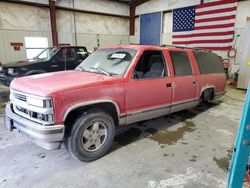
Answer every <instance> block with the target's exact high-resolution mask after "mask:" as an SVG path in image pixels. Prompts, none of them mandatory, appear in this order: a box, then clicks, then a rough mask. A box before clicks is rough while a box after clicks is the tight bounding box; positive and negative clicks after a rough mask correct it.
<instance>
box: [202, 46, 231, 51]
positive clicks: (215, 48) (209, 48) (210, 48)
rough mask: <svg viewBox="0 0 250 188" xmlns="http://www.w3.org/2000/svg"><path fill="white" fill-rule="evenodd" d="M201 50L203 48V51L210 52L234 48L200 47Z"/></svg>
mask: <svg viewBox="0 0 250 188" xmlns="http://www.w3.org/2000/svg"><path fill="white" fill-rule="evenodd" d="M199 48H203V49H208V50H230V49H231V48H232V46H231V45H230V46H224V47H211V46H210V47H202V46H201V47H199Z"/></svg>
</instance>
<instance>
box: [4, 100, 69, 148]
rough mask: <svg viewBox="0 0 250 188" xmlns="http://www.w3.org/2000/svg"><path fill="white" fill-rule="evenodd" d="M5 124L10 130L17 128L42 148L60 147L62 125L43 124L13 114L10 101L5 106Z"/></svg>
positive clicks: (62, 135) (62, 133)
mask: <svg viewBox="0 0 250 188" xmlns="http://www.w3.org/2000/svg"><path fill="white" fill-rule="evenodd" d="M5 114H6V115H5V126H6V127H7V128H8V129H9V131H12V130H13V129H15V128H17V129H18V130H19V131H20V132H21V133H23V134H24V135H25V136H27V137H28V138H29V139H31V140H32V141H33V142H34V143H36V144H37V145H39V146H41V147H42V148H45V149H48V150H53V149H60V147H61V143H62V140H63V137H64V125H51V126H45V125H41V124H39V123H36V122H33V121H31V120H28V119H26V118H23V117H21V116H19V115H17V114H15V113H14V112H13V110H12V107H11V103H10V102H9V103H7V105H6V108H5Z"/></svg>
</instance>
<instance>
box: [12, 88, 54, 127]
mask: <svg viewBox="0 0 250 188" xmlns="http://www.w3.org/2000/svg"><path fill="white" fill-rule="evenodd" d="M28 97H31V98H36V97H37V96H33V95H29V94H24V93H20V92H16V91H13V90H11V94H10V100H11V102H12V104H13V110H14V112H15V113H16V114H18V115H20V116H22V117H24V118H27V119H30V120H32V121H35V122H37V123H41V124H44V125H51V124H53V123H54V115H53V109H52V107H37V106H33V105H30V104H29V103H28V102H27V101H28V100H27V98H28ZM37 98H38V97H37ZM40 98H41V100H51V99H48V98H42V97H40ZM50 102H51V104H52V101H50ZM51 106H52V105H51Z"/></svg>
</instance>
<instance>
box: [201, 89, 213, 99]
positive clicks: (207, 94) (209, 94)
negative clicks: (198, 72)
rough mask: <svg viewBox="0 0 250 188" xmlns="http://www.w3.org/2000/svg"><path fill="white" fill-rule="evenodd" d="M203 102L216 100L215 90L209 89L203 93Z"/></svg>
mask: <svg viewBox="0 0 250 188" xmlns="http://www.w3.org/2000/svg"><path fill="white" fill-rule="evenodd" d="M203 100H204V101H206V102H212V101H213V100H214V89H213V88H209V89H206V90H205V91H204V92H203Z"/></svg>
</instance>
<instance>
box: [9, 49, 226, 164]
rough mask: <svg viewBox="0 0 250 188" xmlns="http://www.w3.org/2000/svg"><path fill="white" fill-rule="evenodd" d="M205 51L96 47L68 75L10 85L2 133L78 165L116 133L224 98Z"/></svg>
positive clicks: (220, 77)
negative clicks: (15, 133)
mask: <svg viewBox="0 0 250 188" xmlns="http://www.w3.org/2000/svg"><path fill="white" fill-rule="evenodd" d="M225 87H226V76H225V73H224V70H223V65H222V63H221V62H220V60H219V58H218V56H217V55H216V54H214V53H212V52H210V51H205V50H196V49H182V48H177V47H157V46H115V47H110V48H102V49H99V50H97V51H96V52H94V53H93V54H92V55H90V56H89V57H88V58H87V59H85V60H84V61H83V62H82V63H81V64H80V65H79V66H78V67H77V68H76V70H73V71H66V72H57V73H49V74H42V75H38V76H37V75H34V76H28V77H23V78H19V79H15V80H14V81H13V82H12V83H11V94H10V102H9V103H8V104H7V106H6V126H7V127H8V129H9V130H13V129H14V128H17V129H18V130H20V131H21V132H22V133H24V134H26V135H27V136H28V137H29V138H30V139H31V140H32V141H34V142H35V143H36V144H38V145H40V146H41V147H43V148H46V149H58V148H60V146H61V144H62V142H63V141H64V142H65V144H66V146H67V148H68V149H69V151H70V153H71V154H72V155H73V156H74V157H76V158H77V159H79V160H81V161H92V160H95V159H97V158H100V157H101V156H103V155H104V154H105V153H107V151H108V150H109V149H110V147H111V145H112V142H113V138H114V135H115V129H116V127H117V126H120V125H126V124H130V123H134V122H138V121H142V120H148V119H151V118H155V117H158V116H162V115H165V114H168V113H172V112H176V111H179V110H184V109H187V108H192V107H194V106H196V105H198V104H199V103H200V102H201V101H202V100H204V101H211V100H213V99H215V98H217V97H219V96H221V95H223V94H224V93H225Z"/></svg>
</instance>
